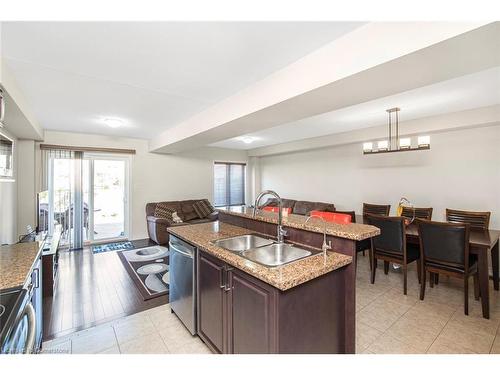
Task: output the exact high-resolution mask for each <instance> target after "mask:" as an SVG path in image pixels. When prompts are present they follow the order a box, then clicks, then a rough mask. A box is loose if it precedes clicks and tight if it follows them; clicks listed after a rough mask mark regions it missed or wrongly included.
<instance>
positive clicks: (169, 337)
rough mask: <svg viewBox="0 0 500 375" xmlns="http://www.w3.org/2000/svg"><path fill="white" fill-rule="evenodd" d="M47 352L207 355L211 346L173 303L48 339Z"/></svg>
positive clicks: (45, 346) (46, 343) (43, 347)
mask: <svg viewBox="0 0 500 375" xmlns="http://www.w3.org/2000/svg"><path fill="white" fill-rule="evenodd" d="M42 353H46V354H120V353H121V354H168V353H174V354H208V353H211V352H210V350H209V349H208V347H207V346H206V345H205V344H204V343H203V342H202V341H201V340H200V339H199V338H198V337H193V336H191V334H190V333H189V331H188V330H187V329H186V328H184V326H183V325H182V323H181V322H180V321H179V319H178V318H177V317H176V316H175V314H171V313H170V306H169V305H168V304H167V305H162V306H158V307H155V308H153V309H150V310H146V311H143V312H140V313H137V314H133V315H130V316H127V317H125V318H121V319H117V320H114V321H112V322H109V323H105V324H101V325H98V326H96V327H93V328H90V329H86V330H83V331H79V332H76V333H73V334H70V335H68V336H65V337H61V338H57V339H55V340H51V341H46V342H44V343H43V345H42Z"/></svg>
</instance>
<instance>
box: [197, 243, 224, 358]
mask: <svg viewBox="0 0 500 375" xmlns="http://www.w3.org/2000/svg"><path fill="white" fill-rule="evenodd" d="M225 272H226V270H225V264H224V262H222V261H220V260H218V259H216V258H214V257H211V256H209V255H207V254H205V253H204V252H202V251H199V252H198V278H197V279H198V335H199V336H200V337H201V338H202V339H203V341H205V343H207V344H208V345H209V346H211V348H212V350H214V351H217V352H219V353H223V352H224V349H225V348H224V341H225V340H224V334H225V329H224V315H225V314H224V310H225V306H226V301H225V295H224V294H225V291H224V288H225Z"/></svg>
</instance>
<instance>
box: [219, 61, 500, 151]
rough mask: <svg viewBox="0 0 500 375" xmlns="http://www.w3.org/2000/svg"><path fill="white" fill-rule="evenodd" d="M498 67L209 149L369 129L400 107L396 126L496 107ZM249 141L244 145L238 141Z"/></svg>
mask: <svg viewBox="0 0 500 375" xmlns="http://www.w3.org/2000/svg"><path fill="white" fill-rule="evenodd" d="M499 87H500V67H497V68H493V69H488V70H485V71H481V72H478V73H474V74H469V75H466V76H462V77H459V78H455V79H451V80H448V81H443V82H440V83H437V84H433V85H430V86H426V87H421V88H418V89H415V90H410V91H406V92H402V93H399V94H397V95H391V96H388V97H384V98H380V99H376V100H372V101H369V102H365V103H363V104H359V105H354V106H350V107H346V108H342V109H339V110H336V111H333V112H328V113H323V114H321V115H318V116H314V117H309V118H306V119H303V120H300V121H295V122H292V123H288V124H284V125H280V126H276V127H273V128H268V129H265V130H262V131H258V132H255V133H248V134H242V136H241V137H237V138H232V139H227V140H224V141H221V142H217V143H214V144H212V146H217V147H226V148H234V149H242V150H245V149H246V150H248V149H254V148H257V147H263V146H269V145H275V144H280V143H286V142H291V141H296V140H300V139H306V138H311V137H319V136H323V135H327V134H335V133H342V132H347V131H351V130H356V129H362V128H369V127H372V126H377V125H382V124H385V123H387V113H386V112H385V110H386V109H388V108H392V107H400V108H401V112H400V125H401V126H402V127H404V121H405V120H413V119H417V118H422V117H428V116H435V115H439V114H443V113H450V112H458V111H462V110H467V109H472V108H478V107H484V106H490V105H494V104H500V89H499ZM248 137H250V138H252V139H253V142H252V143H251V144H247V143H245V142H243V141H242V138H248Z"/></svg>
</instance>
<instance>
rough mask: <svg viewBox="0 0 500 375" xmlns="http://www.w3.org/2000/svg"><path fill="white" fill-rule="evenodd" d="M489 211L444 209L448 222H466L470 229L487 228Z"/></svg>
mask: <svg viewBox="0 0 500 375" xmlns="http://www.w3.org/2000/svg"><path fill="white" fill-rule="evenodd" d="M490 216H491V212H480V211H461V210H452V209H450V208H447V209H446V221H448V222H450V223H467V224H470V226H471V228H472V229H484V230H486V229H488V228H489V226H490Z"/></svg>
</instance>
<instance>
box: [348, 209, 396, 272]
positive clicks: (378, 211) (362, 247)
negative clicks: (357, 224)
mask: <svg viewBox="0 0 500 375" xmlns="http://www.w3.org/2000/svg"><path fill="white" fill-rule="evenodd" d="M390 210H391V205H390V204H370V203H363V217H366V215H369V214H373V215H382V216H388V215H389V211H390ZM370 246H371V245H370V241H369V240H367V241H362V242H360V244H359V246H358V247H357V248H356V252H359V251H362V252H363V256H365V250H370ZM371 266H372V263H371V261H370V267H371Z"/></svg>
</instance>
